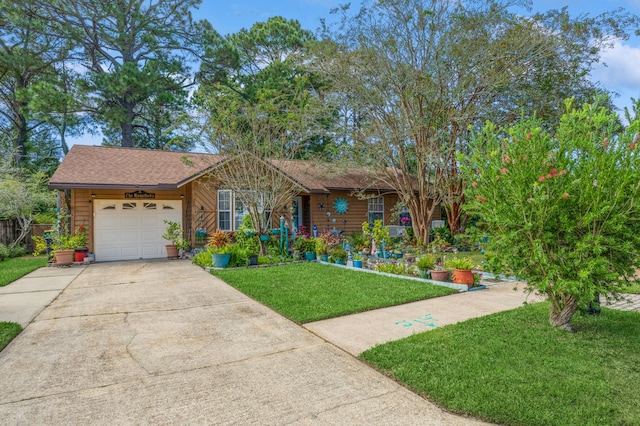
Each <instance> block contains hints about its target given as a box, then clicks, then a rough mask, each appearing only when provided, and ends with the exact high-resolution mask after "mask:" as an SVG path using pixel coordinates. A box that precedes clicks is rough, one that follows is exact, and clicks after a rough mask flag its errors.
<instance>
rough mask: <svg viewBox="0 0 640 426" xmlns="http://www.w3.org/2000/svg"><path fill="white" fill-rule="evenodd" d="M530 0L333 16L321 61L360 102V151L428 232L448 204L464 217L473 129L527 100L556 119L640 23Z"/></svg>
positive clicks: (511, 115) (396, 7) (377, 8)
mask: <svg viewBox="0 0 640 426" xmlns="http://www.w3.org/2000/svg"><path fill="white" fill-rule="evenodd" d="M528 4H529V2H526V1H510V0H496V1H465V2H451V1H447V0H388V1H381V2H373V3H371V2H366V3H365V4H364V5H363V7H362V8H361V9H360V10H359V11H358V12H357V13H351V11H350V10H349V8H347V7H344V8H341V9H339V10H337V12H338V13H340V16H341V17H340V20H339V25H337V26H330V25H326V26H325V30H324V33H323V35H324V37H325V39H326V40H327V41H328V42H327V43H326V45H325V46H326V49H325V52H324V55H321V56H320V57H321V58H323V59H324V60H323V61H318V63H317V71H318V72H322V73H323V75H325V76H326V79H327V80H328V81H330V82H331V83H332V88H333V90H334V93H335V96H336V98H337V99H339V100H341V101H344V102H348V107H347V108H345V109H344V111H348V112H355V115H353V117H354V118H353V119H351V120H350V121H349V123H350V128H349V130H350V132H351V135H350V141H351V144H352V146H353V149H354V150H358V151H360V152H362V151H364V152H365V154H360V155H357V156H352V157H353V158H356V159H357V160H359V162H360V163H361V164H364V165H368V166H370V167H371V168H372V169H373V170H374V171H377V172H378V173H379V174H381V178H383V179H385V180H386V181H387V182H388V183H389V184H390V185H391V186H392V187H393V188H395V189H396V190H397V191H398V193H399V194H400V196H401V201H402V202H403V203H404V204H405V205H406V206H407V207H408V208H409V210H410V212H411V216H412V218H413V219H414V220H413V226H414V231H415V233H416V235H417V236H418V237H419V238H420V239H422V240H423V241H426V240H427V238H428V233H429V223H430V221H431V218H432V216H433V213H434V209H435V208H437V207H436V205H437V204H439V203H443V204H444V205H445V207H446V210H447V217H448V219H449V224H450V226H451V227H452V231H454V233H455V232H460V231H461V230H462V229H463V227H464V226H463V225H464V223H463V222H461V214H462V211H461V209H460V206H461V205H462V204H463V202H464V187H465V184H466V183H465V182H464V181H463V180H462V179H461V176H460V174H459V169H458V168H459V165H458V163H457V160H456V154H457V153H459V152H468V150H469V148H468V137H469V130H470V129H472V128H474V126H476V127H477V126H481V124H482V122H483V121H484V120H485V119H493V120H496V121H498V122H501V123H504V122H509V121H513V120H514V119H516V118H517V117H518V116H519V114H520V112H515V111H522V110H523V109H524V111H525V114H527V115H533V114H534V112H535V111H536V110H540V114H541V115H544V116H545V119H546V120H547V121H548V122H549V123H551V124H553V123H554V122H557V120H558V114H557V109H554V108H553V107H550V105H554V103H555V104H557V103H560V102H561V100H562V99H563V98H564V97H565V96H566V94H568V93H575V92H578V93H579V94H580V95H582V96H585V97H586V96H590V95H592V94H594V93H595V92H597V88H596V87H595V86H594V85H593V84H590V83H589V81H588V79H587V76H586V73H585V72H586V71H587V70H588V69H589V67H590V66H591V64H592V63H593V62H594V61H596V60H597V59H598V55H599V52H600V48H601V47H604V46H605V42H606V41H610V40H611V37H622V36H624V34H625V33H624V29H626V28H628V27H629V26H630V25H631V24H633V23H636V20H635V18H634V17H631V16H629V15H627V14H625V13H623V12H622V11H618V12H612V13H611V14H607V15H603V16H600V17H598V18H597V19H591V18H586V17H582V18H576V19H575V20H570V19H569V17H568V15H567V13H566V10H563V11H553V12H549V13H547V14H541V15H535V16H533V17H525V16H523V15H521V14H519V13H517V11H515V10H514V9H513V7H514V6H527V5H528ZM559 30H561V31H559ZM560 77H562V78H560ZM345 121H347V120H345ZM398 171H399V172H400V173H398ZM411 175H414V176H417V191H414V182H412V181H411V180H410V179H408V176H411ZM430 200H433V203H432V202H431V201H430Z"/></svg>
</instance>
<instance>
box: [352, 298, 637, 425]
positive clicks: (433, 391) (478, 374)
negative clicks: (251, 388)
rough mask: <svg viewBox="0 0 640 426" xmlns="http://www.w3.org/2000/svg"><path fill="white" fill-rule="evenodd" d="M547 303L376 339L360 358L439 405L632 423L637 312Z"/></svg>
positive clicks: (543, 419) (505, 417)
mask: <svg viewBox="0 0 640 426" xmlns="http://www.w3.org/2000/svg"><path fill="white" fill-rule="evenodd" d="M548 313H549V304H548V303H536V304H533V305H528V306H524V307H522V308H518V309H515V310H512V311H506V312H501V313H497V314H494V315H490V316H487V317H482V318H476V319H472V320H469V321H466V322H463V323H459V324H455V325H451V326H446V327H443V328H439V329H435V330H432V331H429V332H426V333H422V334H417V335H414V336H411V337H409V338H406V339H403V340H399V341H395V342H391V343H387V344H384V345H380V346H377V347H375V348H372V349H370V350H368V351H366V352H364V353H362V354H361V358H362V359H364V360H366V361H367V362H369V363H371V364H373V365H375V366H376V367H377V368H379V369H380V370H382V371H384V372H387V373H388V374H390V375H392V376H393V377H396V378H397V379H398V380H400V381H401V382H403V383H405V384H407V385H408V386H409V387H410V388H412V389H414V390H415V391H417V392H418V393H420V394H423V395H425V396H426V397H427V398H429V399H431V400H433V401H436V402H437V403H438V404H441V405H443V406H444V407H446V408H447V409H449V410H451V411H454V412H458V413H466V414H470V415H472V416H475V417H478V418H481V419H484V420H486V421H490V422H497V423H504V424H514V425H515V424H517V425H605V424H608V425H614V424H615V425H638V424H640V404H639V403H638V401H640V386H638V383H639V382H640V349H639V348H640V313H638V312H624V311H616V310H611V309H606V308H603V309H602V315H601V316H600V317H591V316H587V315H580V314H576V316H575V317H574V320H573V325H574V329H575V331H576V332H575V333H568V332H566V331H561V330H556V329H554V328H552V327H551V326H549V323H548V320H547V319H548Z"/></svg>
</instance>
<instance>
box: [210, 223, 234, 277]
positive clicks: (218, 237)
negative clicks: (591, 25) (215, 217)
mask: <svg viewBox="0 0 640 426" xmlns="http://www.w3.org/2000/svg"><path fill="white" fill-rule="evenodd" d="M207 247H208V248H209V252H210V253H211V259H212V260H213V265H214V267H216V268H224V267H226V266H227V265H228V264H229V261H231V239H230V238H229V234H227V233H226V232H224V231H221V230H217V231H216V232H214V233H213V234H211V236H210V237H209V241H208V242H207Z"/></svg>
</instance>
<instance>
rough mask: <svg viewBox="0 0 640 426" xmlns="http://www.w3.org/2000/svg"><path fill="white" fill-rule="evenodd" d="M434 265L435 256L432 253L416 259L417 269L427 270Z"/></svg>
mask: <svg viewBox="0 0 640 426" xmlns="http://www.w3.org/2000/svg"><path fill="white" fill-rule="evenodd" d="M434 266H436V257H435V256H434V255H433V254H430V253H429V254H426V255H424V256H422V257H421V258H419V259H418V260H417V261H416V267H417V268H418V269H423V270H428V269H433V268H434Z"/></svg>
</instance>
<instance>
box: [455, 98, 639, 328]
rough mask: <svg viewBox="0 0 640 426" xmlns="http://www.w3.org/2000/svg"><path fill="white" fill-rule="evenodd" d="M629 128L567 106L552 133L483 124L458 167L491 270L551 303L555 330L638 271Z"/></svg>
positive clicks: (603, 113)
mask: <svg viewBox="0 0 640 426" xmlns="http://www.w3.org/2000/svg"><path fill="white" fill-rule="evenodd" d="M634 112H635V113H636V115H637V114H638V113H640V104H636V106H635V108H634ZM627 118H628V121H629V123H630V124H629V126H628V127H627V128H626V129H623V128H621V126H620V120H619V117H618V116H617V115H616V114H614V113H610V112H608V110H607V109H606V108H605V107H601V106H600V105H599V104H597V103H596V104H594V105H589V104H585V105H584V106H583V107H582V108H575V107H574V105H573V101H567V104H566V112H565V114H564V115H563V117H562V119H561V121H560V124H559V125H558V127H557V128H556V129H555V132H553V133H552V132H548V131H546V130H545V127H544V125H543V123H541V122H539V121H537V120H536V119H535V118H531V119H526V120H524V119H523V120H522V122H520V123H518V124H515V125H513V126H511V127H509V128H506V129H499V128H497V126H495V125H493V124H491V123H488V124H487V125H486V126H485V128H484V129H483V130H482V131H481V132H479V133H478V134H477V135H475V137H474V138H473V142H472V144H471V147H470V150H469V152H470V153H471V155H470V156H468V157H460V158H459V160H460V162H461V164H462V170H463V173H464V176H466V179H467V180H468V181H469V182H470V185H469V187H468V188H467V191H466V192H465V196H466V199H467V200H469V201H468V202H467V203H465V209H466V211H467V212H468V213H470V214H472V215H477V216H478V217H480V218H481V220H480V222H479V224H478V227H479V228H481V229H483V230H484V231H486V235H487V236H488V237H489V239H488V243H487V249H488V250H494V251H495V252H496V253H497V256H496V257H495V259H493V263H494V264H497V266H502V267H503V268H508V269H509V270H511V271H512V272H513V273H514V274H515V275H516V276H517V277H518V278H522V279H526V280H527V282H528V284H529V289H531V290H534V289H535V290H537V291H538V292H540V293H543V294H546V295H547V296H548V297H549V299H550V300H551V301H552V303H551V311H550V314H549V322H550V323H551V324H552V325H554V326H556V327H561V328H566V329H570V328H571V318H572V316H573V314H574V313H575V312H576V310H577V309H578V307H580V306H582V307H586V306H587V305H588V304H589V303H590V302H591V301H593V300H594V299H595V297H596V295H598V294H610V293H615V292H619V291H620V290H621V289H623V288H624V285H625V284H626V283H627V282H628V281H629V280H632V279H633V278H632V277H633V274H634V267H640V259H639V258H638V255H637V253H638V252H639V251H640V222H639V221H638V217H640V186H639V185H638V182H640V167H638V164H640V158H639V155H640V154H639V152H640V149H639V148H640V147H637V144H638V142H640V136H639V135H640V118H639V117H637V116H636V117H630V116H628V117H627Z"/></svg>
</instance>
